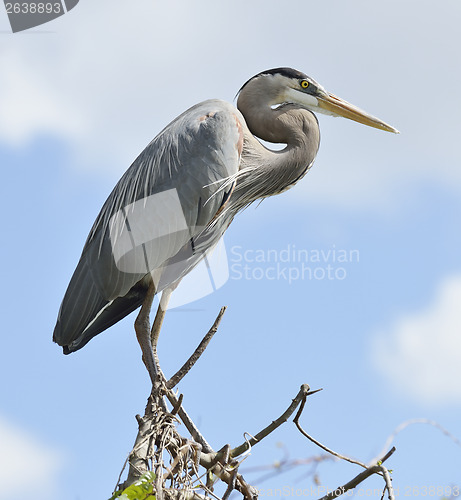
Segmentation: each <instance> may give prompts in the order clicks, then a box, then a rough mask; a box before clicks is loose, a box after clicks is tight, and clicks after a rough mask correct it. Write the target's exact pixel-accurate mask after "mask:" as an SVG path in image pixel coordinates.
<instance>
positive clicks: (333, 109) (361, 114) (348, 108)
mask: <svg viewBox="0 0 461 500" xmlns="http://www.w3.org/2000/svg"><path fill="white" fill-rule="evenodd" d="M316 98H317V100H318V106H319V108H321V109H322V111H323V112H324V113H326V114H330V113H331V114H332V115H335V116H343V117H344V118H349V120H354V121H355V122H359V123H363V124H364V125H368V126H369V127H374V128H378V129H380V130H386V131H387V132H393V133H394V134H400V132H399V131H398V130H397V129H395V128H394V127H391V126H390V125H388V124H387V123H385V122H383V121H382V120H380V119H379V118H376V117H375V116H372V115H369V114H368V113H366V112H365V111H363V110H361V109H360V108H357V107H356V106H354V105H353V104H350V103H348V102H347V101H344V100H343V99H341V98H339V97H336V96H335V95H333V94H330V93H329V92H325V94H323V92H322V95H317V96H316Z"/></svg>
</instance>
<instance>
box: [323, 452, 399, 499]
mask: <svg viewBox="0 0 461 500" xmlns="http://www.w3.org/2000/svg"><path fill="white" fill-rule="evenodd" d="M394 451H395V448H392V449H391V450H389V452H388V453H386V455H385V456H384V457H383V458H382V459H381V460H380V462H379V463H378V464H376V465H372V466H371V467H367V468H366V469H365V470H364V471H363V472H361V473H360V474H358V475H357V476H355V477H354V479H351V480H350V481H348V482H347V483H346V484H344V485H343V486H339V487H338V488H336V489H335V490H333V491H331V492H330V493H328V494H327V495H325V496H323V497H322V498H320V499H319V500H332V499H333V498H337V497H339V496H341V495H344V493H346V491H348V490H352V489H354V488H355V487H357V486H358V485H359V484H360V483H362V482H363V481H365V479H367V478H369V477H370V476H372V475H373V474H383V476H384V474H385V473H387V478H386V477H385V476H384V478H385V481H386V488H387V491H388V498H389V500H394V491H393V488H392V484H391V479H390V477H389V472H388V471H387V469H386V468H385V467H384V466H383V465H382V463H383V462H384V461H385V460H387V459H388V458H389V457H390V456H391V455H392V454H393V453H394ZM384 471H386V472H385V473H384Z"/></svg>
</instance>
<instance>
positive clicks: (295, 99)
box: [282, 88, 319, 111]
mask: <svg viewBox="0 0 461 500" xmlns="http://www.w3.org/2000/svg"><path fill="white" fill-rule="evenodd" d="M282 99H283V100H284V102H292V103H294V104H301V106H304V107H306V108H308V109H313V110H315V111H318V110H319V109H318V108H319V101H318V100H317V98H316V97H314V96H313V95H311V94H305V93H304V92H300V91H299V90H295V89H291V88H288V89H285V91H284V93H283V95H282Z"/></svg>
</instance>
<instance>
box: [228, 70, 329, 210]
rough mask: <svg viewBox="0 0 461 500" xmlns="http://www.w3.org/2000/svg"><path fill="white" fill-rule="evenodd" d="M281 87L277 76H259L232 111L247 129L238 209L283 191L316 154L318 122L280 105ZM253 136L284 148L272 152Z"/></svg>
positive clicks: (309, 114) (294, 106)
mask: <svg viewBox="0 0 461 500" xmlns="http://www.w3.org/2000/svg"><path fill="white" fill-rule="evenodd" d="M263 79H264V81H263ZM281 88H283V87H282V85H280V82H277V78H276V77H273V76H270V77H260V78H256V79H255V80H252V81H250V82H249V83H248V84H247V85H245V87H244V88H243V89H242V91H241V93H240V95H239V98H238V101H237V107H238V109H239V110H240V112H241V113H242V114H243V116H244V118H245V121H246V124H247V126H248V129H246V128H245V129H244V149H243V154H242V166H241V173H242V175H241V176H240V175H239V178H238V182H237V187H236V191H237V192H236V193H235V194H236V195H238V196H236V197H235V198H237V199H238V200H239V205H247V204H248V203H251V202H252V201H255V200H257V199H259V198H264V197H267V196H272V195H274V194H278V193H280V192H282V191H285V190H286V189H288V188H289V187H291V186H292V185H294V184H295V183H296V182H297V181H298V180H299V179H300V178H301V177H302V176H303V175H304V174H305V173H306V172H307V170H308V168H309V167H310V166H311V165H312V162H313V161H314V158H315V156H316V154H317V151H318V147H319V143H320V132H319V126H318V122H317V118H316V117H315V115H314V114H313V113H312V112H311V111H309V110H307V109H305V108H303V107H301V106H300V105H298V104H292V103H284V102H283V99H282V98H281V96H280V90H281ZM277 105H278V107H276V108H275V109H273V108H272V107H271V106H277ZM253 134H254V135H255V136H257V137H259V138H260V139H263V140H265V141H268V142H272V143H282V144H286V145H287V146H286V147H285V148H284V149H283V150H281V151H272V150H270V149H268V148H266V147H264V146H263V145H262V144H261V143H260V142H259V141H258V140H257V139H256V138H255V137H254V136H253ZM250 198H252V199H250ZM236 201H237V200H236Z"/></svg>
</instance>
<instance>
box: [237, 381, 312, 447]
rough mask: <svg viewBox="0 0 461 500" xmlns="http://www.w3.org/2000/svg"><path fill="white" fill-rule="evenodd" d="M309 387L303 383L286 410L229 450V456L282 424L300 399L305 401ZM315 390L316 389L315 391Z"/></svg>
mask: <svg viewBox="0 0 461 500" xmlns="http://www.w3.org/2000/svg"><path fill="white" fill-rule="evenodd" d="M309 390H310V387H309V386H308V385H307V384H303V385H302V386H301V388H300V390H299V392H298V394H297V395H296V397H295V398H294V399H293V400H292V402H291V405H290V406H289V407H288V408H287V410H286V411H285V412H284V413H283V414H282V415H280V417H279V418H277V419H276V420H274V421H273V422H272V423H271V424H269V425H268V426H267V427H265V428H264V429H263V430H262V431H260V432H258V434H256V436H254V437H252V438H251V439H247V440H246V441H245V442H244V443H242V444H241V445H240V446H237V447H236V448H234V449H233V450H232V451H231V452H230V456H231V457H238V456H239V455H241V454H242V453H244V452H245V451H247V450H248V449H250V447H251V446H254V445H255V444H256V443H259V442H260V441H262V440H263V439H264V438H265V437H266V436H268V435H269V434H270V433H271V432H273V431H274V430H275V429H277V427H279V426H280V425H282V424H283V423H284V422H286V421H287V420H288V419H289V418H290V417H291V415H292V414H293V412H294V411H295V410H296V408H297V407H298V405H299V403H300V402H301V401H305V400H306V397H307V396H308V394H309ZM315 392H317V391H315Z"/></svg>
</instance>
